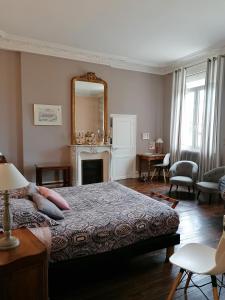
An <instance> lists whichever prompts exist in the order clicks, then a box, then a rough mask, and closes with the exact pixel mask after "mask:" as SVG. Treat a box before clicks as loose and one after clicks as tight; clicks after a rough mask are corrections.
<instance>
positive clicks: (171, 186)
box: [169, 184, 173, 194]
mask: <svg viewBox="0 0 225 300" xmlns="http://www.w3.org/2000/svg"><path fill="white" fill-rule="evenodd" d="M172 188H173V184H171V185H170V190H169V194H171V191H172Z"/></svg>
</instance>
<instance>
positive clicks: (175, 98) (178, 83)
mask: <svg viewBox="0 0 225 300" xmlns="http://www.w3.org/2000/svg"><path fill="white" fill-rule="evenodd" d="M185 80H186V69H185V68H182V69H178V70H176V71H175V72H174V73H173V88H172V103H171V121H170V153H171V163H174V162H175V161H177V160H179V158H180V145H181V141H180V139H181V118H182V103H183V99H184V96H185Z"/></svg>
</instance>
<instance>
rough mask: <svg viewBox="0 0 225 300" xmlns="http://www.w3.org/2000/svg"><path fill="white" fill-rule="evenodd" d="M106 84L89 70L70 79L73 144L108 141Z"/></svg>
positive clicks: (101, 143) (91, 143) (98, 143)
mask: <svg viewBox="0 0 225 300" xmlns="http://www.w3.org/2000/svg"><path fill="white" fill-rule="evenodd" d="M107 106H108V102H107V83H106V82H105V81H104V80H103V79H101V78H99V77H97V76H96V75H95V73H93V72H88V73H86V74H84V75H81V76H76V77H73V78H72V81H71V129H72V130H71V133H72V135H71V144H72V145H85V144H86V145H103V144H107V143H108V140H109V138H108V129H107V128H108V124H107V123H108V114H107Z"/></svg>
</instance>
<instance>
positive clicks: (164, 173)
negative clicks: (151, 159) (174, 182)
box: [163, 169, 166, 183]
mask: <svg viewBox="0 0 225 300" xmlns="http://www.w3.org/2000/svg"><path fill="white" fill-rule="evenodd" d="M163 178H164V182H165V183H166V171H165V169H163Z"/></svg>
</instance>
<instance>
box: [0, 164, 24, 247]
mask: <svg viewBox="0 0 225 300" xmlns="http://www.w3.org/2000/svg"><path fill="white" fill-rule="evenodd" d="M28 184H29V182H28V181H27V180H26V179H25V178H24V177H23V175H22V174H21V173H20V172H19V171H18V170H17V168H16V167H15V166H14V165H13V164H11V163H5V164H0V191H3V192H4V215H3V230H4V237H3V238H1V239H0V250H6V249H11V248H15V247H17V246H19V243H20V242H19V240H18V239H17V238H16V237H14V236H12V235H11V213H10V204H9V190H13V189H19V188H22V187H25V186H27V185H28ZM18 201H19V200H18Z"/></svg>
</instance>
